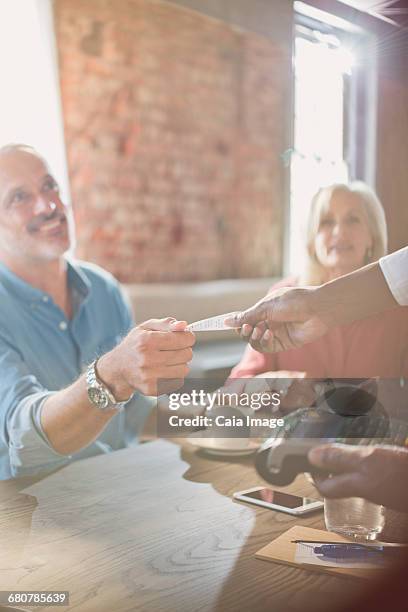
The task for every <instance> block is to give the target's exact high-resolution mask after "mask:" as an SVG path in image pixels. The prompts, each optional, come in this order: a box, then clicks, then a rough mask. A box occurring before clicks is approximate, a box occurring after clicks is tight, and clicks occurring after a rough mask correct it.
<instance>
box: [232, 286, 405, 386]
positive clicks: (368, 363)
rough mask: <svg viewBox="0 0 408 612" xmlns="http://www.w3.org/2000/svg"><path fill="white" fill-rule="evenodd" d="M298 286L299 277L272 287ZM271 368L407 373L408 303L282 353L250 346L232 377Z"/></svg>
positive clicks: (326, 373)
mask: <svg viewBox="0 0 408 612" xmlns="http://www.w3.org/2000/svg"><path fill="white" fill-rule="evenodd" d="M294 285H296V282H295V280H294V279H286V280H285V281H281V282H280V283H278V284H276V285H274V286H273V287H272V288H271V291H272V290H274V289H277V288H281V287H291V286H294ZM271 370H272V371H278V370H290V371H297V372H306V376H307V377H308V378H325V377H331V378H370V377H374V376H380V377H382V378H399V377H400V376H404V377H407V376H408V306H404V307H400V308H396V309H394V310H389V311H387V312H384V313H382V314H380V315H375V316H371V317H368V318H367V319H363V320H361V321H356V322H354V323H351V324H350V325H342V326H338V327H335V328H332V329H331V330H330V331H329V332H328V333H327V334H326V335H325V336H322V337H321V338H319V339H318V340H315V341H314V342H311V343H309V344H305V345H304V346H302V347H300V348H296V349H291V350H288V351H282V352H280V353H259V352H258V351H255V350H254V349H253V348H252V347H251V346H249V345H248V347H247V348H246V351H245V353H244V356H243V357H242V359H241V361H240V363H239V364H238V365H237V366H235V368H234V369H233V370H232V372H231V374H230V378H247V377H251V376H255V375H257V374H262V372H269V371H271Z"/></svg>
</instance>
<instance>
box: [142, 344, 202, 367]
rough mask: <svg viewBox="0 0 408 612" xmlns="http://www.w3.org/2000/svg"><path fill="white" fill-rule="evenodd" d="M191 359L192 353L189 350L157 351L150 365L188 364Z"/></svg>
mask: <svg viewBox="0 0 408 612" xmlns="http://www.w3.org/2000/svg"><path fill="white" fill-rule="evenodd" d="M192 358H193V351H192V350H191V348H184V349H180V350H178V351H159V352H158V353H156V359H155V363H154V364H153V363H152V365H158V366H160V365H166V366H170V365H179V364H182V363H188V362H190V361H191V360H192Z"/></svg>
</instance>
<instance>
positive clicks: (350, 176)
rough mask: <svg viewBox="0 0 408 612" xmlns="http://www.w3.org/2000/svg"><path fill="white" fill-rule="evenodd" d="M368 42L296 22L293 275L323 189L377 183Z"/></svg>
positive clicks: (309, 22)
mask: <svg viewBox="0 0 408 612" xmlns="http://www.w3.org/2000/svg"><path fill="white" fill-rule="evenodd" d="M296 4H299V3H296ZM350 27H351V29H352V30H353V28H352V26H350ZM368 43H369V40H368V38H367V37H366V36H365V35H363V33H357V32H355V31H352V32H350V31H349V32H346V33H345V32H344V31H342V30H339V29H338V28H335V27H333V26H332V25H327V24H324V23H323V22H316V21H315V20H311V19H304V18H303V19H301V18H300V19H299V23H297V25H296V29H295V41H294V124H293V149H292V151H291V161H290V174H291V179H290V219H289V225H290V233H289V262H288V265H287V268H289V270H290V272H291V273H299V271H300V270H301V268H302V266H303V263H304V255H305V235H306V234H305V230H306V222H307V217H308V213H309V208H310V202H311V199H312V197H313V195H314V194H315V193H316V192H317V190H318V189H319V188H320V187H323V186H325V185H328V184H331V183H334V182H347V181H349V180H354V179H356V178H359V179H362V180H366V181H367V182H371V178H372V177H371V176H370V174H373V171H372V170H373V169H372V168H370V167H369V166H370V164H369V163H368V160H369V159H370V160H372V159H374V151H372V155H371V156H370V155H369V148H372V147H373V142H372V141H371V143H370V142H368V135H369V134H370V135H371V136H372V129H371V130H370V129H368V127H367V125H366V123H367V122H368V121H371V119H372V114H370V113H369V112H368V109H366V100H367V88H368V85H369V78H370V77H371V76H372V73H371V71H370V70H369V69H368V66H367V62H366V58H367V57H368V54H367V49H368ZM361 118H362V120H361V121H360V119H361ZM372 127H373V126H371V128H372Z"/></svg>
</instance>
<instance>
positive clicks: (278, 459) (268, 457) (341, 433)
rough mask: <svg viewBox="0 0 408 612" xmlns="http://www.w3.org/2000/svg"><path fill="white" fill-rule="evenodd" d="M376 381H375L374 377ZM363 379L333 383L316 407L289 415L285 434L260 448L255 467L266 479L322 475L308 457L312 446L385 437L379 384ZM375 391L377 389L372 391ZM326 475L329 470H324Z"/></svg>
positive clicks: (281, 481) (283, 482)
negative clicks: (363, 382) (368, 383)
mask: <svg viewBox="0 0 408 612" xmlns="http://www.w3.org/2000/svg"><path fill="white" fill-rule="evenodd" d="M374 383H375V381H374ZM359 385H361V381H360V380H359V382H358V385H357V384H356V383H355V381H353V382H350V381H347V384H346V381H344V382H342V384H340V386H339V385H338V383H336V384H333V385H330V384H329V388H328V390H326V391H325V393H324V395H323V396H322V398H321V400H320V401H319V402H318V405H317V406H316V407H312V408H302V409H300V410H297V411H296V412H294V413H293V414H292V415H290V420H291V422H292V425H291V426H289V428H288V430H287V431H285V434H284V436H283V437H279V438H270V439H269V440H267V441H266V442H265V444H264V445H263V446H262V447H261V449H260V450H259V451H258V453H257V456H256V458H255V467H256V469H257V471H258V473H259V474H260V475H261V476H262V478H263V479H264V480H266V481H267V482H269V483H271V484H273V485H276V486H286V485H288V484H290V483H291V482H293V480H294V479H295V478H296V476H297V475H298V474H301V473H303V472H311V473H313V474H316V475H319V474H321V475H322V474H323V472H321V471H320V472H319V471H318V470H316V468H315V467H314V466H312V465H311V464H310V463H309V461H308V458H307V455H308V452H309V450H311V449H312V448H314V447H315V446H319V445H321V444H324V443H329V442H334V441H336V440H337V439H338V438H341V439H347V440H349V439H351V441H352V440H353V439H356V438H359V439H361V438H364V437H367V438H374V437H380V438H384V437H386V436H387V432H388V430H389V419H388V416H387V414H386V413H385V410H384V408H383V407H382V406H381V404H379V402H377V400H376V387H375V385H374V387H373V386H371V389H370V392H369V391H367V390H366V389H362V388H361V386H359ZM373 391H374V393H373ZM325 475H327V473H325Z"/></svg>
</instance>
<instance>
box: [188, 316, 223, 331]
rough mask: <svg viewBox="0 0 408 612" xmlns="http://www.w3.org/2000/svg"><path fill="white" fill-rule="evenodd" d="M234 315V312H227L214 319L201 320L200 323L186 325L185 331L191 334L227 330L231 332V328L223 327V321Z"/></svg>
mask: <svg viewBox="0 0 408 612" xmlns="http://www.w3.org/2000/svg"><path fill="white" fill-rule="evenodd" d="M233 314H235V313H234V312H227V313H226V314H222V315H217V316H216V317H210V318H209V319H201V321H195V322H194V323H190V325H187V327H186V329H187V330H188V331H192V332H198V331H200V332H207V331H222V330H225V331H227V330H229V331H231V330H232V329H233V328H232V327H228V325H225V323H224V320H225V319H226V318H227V317H229V316H231V315H233Z"/></svg>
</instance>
